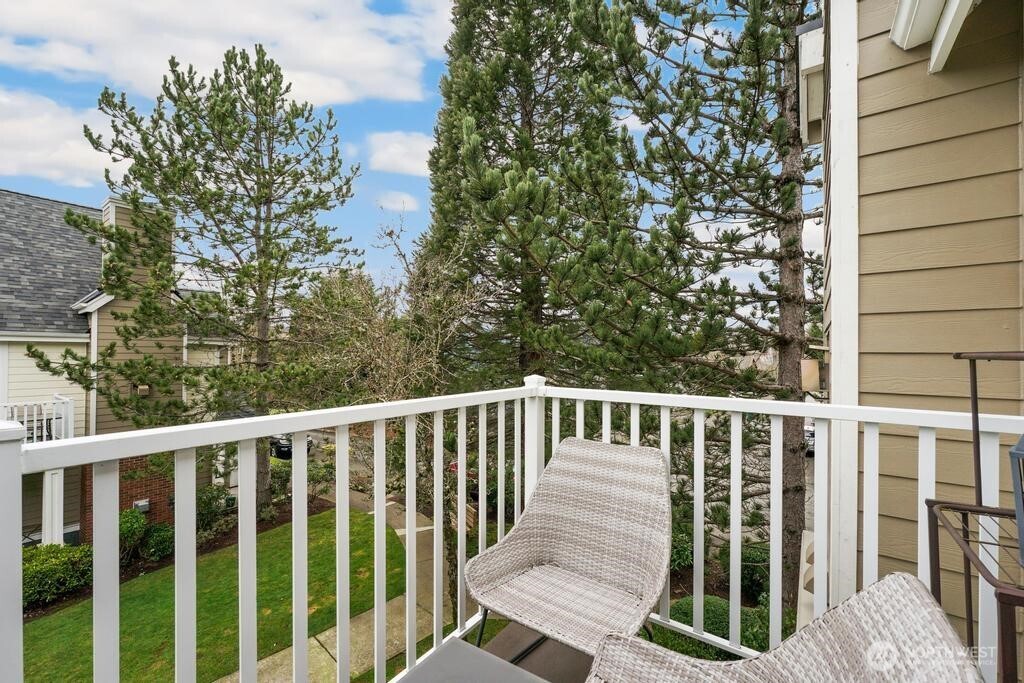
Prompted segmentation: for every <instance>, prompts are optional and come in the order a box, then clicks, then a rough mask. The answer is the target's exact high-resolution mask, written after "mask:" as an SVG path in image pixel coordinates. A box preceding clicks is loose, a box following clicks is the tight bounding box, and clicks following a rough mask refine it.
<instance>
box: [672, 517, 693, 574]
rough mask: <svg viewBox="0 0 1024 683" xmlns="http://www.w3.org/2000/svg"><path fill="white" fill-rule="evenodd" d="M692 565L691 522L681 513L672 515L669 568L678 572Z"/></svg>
mask: <svg viewBox="0 0 1024 683" xmlns="http://www.w3.org/2000/svg"><path fill="white" fill-rule="evenodd" d="M692 566H693V522H691V521H689V520H688V519H686V518H683V517H682V516H681V515H677V514H673V515H672V553H671V554H670V555H669V569H670V570H671V571H673V572H678V571H681V570H683V569H688V568H690V567H692Z"/></svg>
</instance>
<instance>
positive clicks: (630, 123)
mask: <svg viewBox="0 0 1024 683" xmlns="http://www.w3.org/2000/svg"><path fill="white" fill-rule="evenodd" d="M619 124H620V125H623V126H625V127H626V130H628V131H629V132H630V133H646V132H647V128H648V126H647V124H645V123H644V122H643V121H641V120H640V117H639V116H637V115H636V114H627V115H626V116H625V117H624V118H622V119H621V120H620V121H619Z"/></svg>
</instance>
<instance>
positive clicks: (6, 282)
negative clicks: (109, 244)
mask: <svg viewBox="0 0 1024 683" xmlns="http://www.w3.org/2000/svg"><path fill="white" fill-rule="evenodd" d="M69 208H70V209H73V210H74V211H77V212H81V213H84V214H87V215H90V216H92V217H94V218H96V219H99V218H100V217H101V213H100V210H99V209H94V208H90V207H85V206H78V205H76V204H67V203H65V202H59V201H56V200H53V199H45V198H43V197H33V196H31V195H26V194H21V193H19V192H12V191H10V190H3V189H0V333H2V332H49V333H62V332H63V333H68V332H73V333H82V332H88V331H89V324H88V319H87V317H86V316H83V315H79V314H78V313H75V312H74V311H72V310H71V304H73V303H75V302H76V301H78V300H79V299H81V298H82V297H84V296H85V295H86V294H88V293H89V292H91V291H93V290H94V289H95V288H96V286H97V284H98V283H99V277H100V248H99V246H98V245H92V244H89V242H88V240H86V239H85V237H84V236H83V235H82V234H81V233H80V232H78V231H77V230H75V229H74V228H72V227H71V226H70V225H68V224H67V223H65V222H64V213H65V211H67V210H68V209H69Z"/></svg>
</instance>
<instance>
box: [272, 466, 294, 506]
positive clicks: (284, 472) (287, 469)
mask: <svg viewBox="0 0 1024 683" xmlns="http://www.w3.org/2000/svg"><path fill="white" fill-rule="evenodd" d="M291 481H292V464H291V462H289V461H287V460H278V459H277V458H271V459H270V495H271V497H272V498H273V499H274V500H280V499H282V498H287V497H288V485H289V484H291Z"/></svg>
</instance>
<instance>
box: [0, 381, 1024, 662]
mask: <svg viewBox="0 0 1024 683" xmlns="http://www.w3.org/2000/svg"><path fill="white" fill-rule="evenodd" d="M590 402H594V403H597V404H599V405H600V406H601V410H600V415H601V419H600V425H599V431H598V425H586V424H585V419H586V417H585V416H586V414H587V411H586V410H585V408H586V405H587V403H590ZM510 404H511V405H510ZM563 404H565V405H569V406H573V407H574V408H575V415H576V418H575V420H574V421H573V422H574V424H575V430H576V435H577V436H600V438H601V439H603V440H604V441H612V440H613V436H615V437H617V436H618V435H617V434H613V428H612V407H613V406H614V405H618V406H623V407H625V406H628V414H629V419H628V425H629V427H628V441H629V442H630V443H634V444H637V443H641V442H643V443H657V444H660V445H661V447H662V448H663V450H665V451H666V457H667V456H668V449H669V443H670V438H671V425H672V423H673V420H682V419H686V420H692V422H693V425H694V430H693V433H694V439H693V444H692V449H693V454H694V473H695V480H694V481H693V492H694V500H695V505H694V519H693V523H694V534H693V537H694V579H693V582H694V583H693V594H694V598H695V599H694V614H693V617H694V618H693V624H683V623H680V622H678V621H675V620H673V619H672V618H671V617H670V615H669V611H668V601H667V597H666V599H663V601H662V603H661V605H660V607H659V610H658V611H657V612H656V613H654V614H652V616H651V620H652V622H653V623H657V624H660V625H662V626H664V627H666V628H669V629H673V630H676V631H679V632H681V633H685V634H688V635H690V636H692V637H695V638H698V639H701V640H704V641H706V642H709V643H712V644H714V645H717V646H719V647H722V648H724V649H726V650H729V651H731V652H735V653H739V654H744V655H749V654H752V651H751V650H749V649H748V648H746V647H744V646H743V645H742V644H741V642H740V619H741V610H740V606H741V605H740V598H741V596H740V580H739V579H740V570H741V563H740V550H741V547H742V543H743V542H744V536H743V531H744V530H743V528H742V526H741V525H740V522H739V520H740V514H739V513H740V510H741V504H742V501H741V491H742V484H743V477H744V470H743V468H742V467H741V465H740V463H741V457H742V455H743V445H742V434H743V424H744V423H743V416H744V415H763V416H767V418H766V419H767V425H768V433H769V439H768V452H769V460H770V463H769V496H768V499H769V500H768V507H769V523H770V536H769V553H770V555H769V556H770V562H769V576H770V579H769V588H770V642H771V644H772V645H774V644H777V643H778V642H779V641H780V639H781V636H782V603H781V586H782V542H781V538H782V536H781V532H782V511H781V499H782V418H783V417H784V416H798V417H804V418H810V419H813V420H814V422H815V426H816V437H815V442H816V443H815V458H814V465H813V467H814V504H813V519H814V522H815V523H814V535H815V538H814V543H815V552H814V558H815V562H814V579H815V580H814V611H815V613H816V614H820V613H821V612H823V611H824V610H825V609H827V607H828V606H829V605H830V604H832V603H833V602H835V601H836V600H838V599H841V598H842V597H845V596H844V595H843V592H844V590H842V589H841V588H842V587H843V586H846V587H849V586H854V587H855V586H856V583H857V579H856V573H857V565H856V562H857V557H858V548H857V537H858V525H861V524H862V526H863V528H862V529H861V531H862V535H863V542H862V552H861V555H860V556H861V560H860V561H861V563H862V564H861V571H862V576H863V583H864V584H868V583H871V582H873V581H875V580H877V578H878V497H879V490H878V479H879V456H878V442H879V438H878V435H879V428H880V425H887V426H891V425H896V426H900V427H909V428H911V429H913V430H916V433H917V441H918V448H917V461H918V468H917V471H918V495H917V499H918V500H917V503H918V510H919V520H918V547H917V558H918V576H919V577H920V578H921V580H922V581H924V582H925V583H926V584H927V583H928V582H929V564H928V559H929V558H928V552H929V550H928V543H927V523H926V517H925V515H924V512H923V510H924V500H925V499H926V498H928V497H932V496H933V495H934V492H935V473H936V468H935V441H936V430H938V429H952V430H960V431H964V432H969V430H970V427H971V424H970V416H969V415H968V414H965V413H952V412H936V411H918V410H903V409H894V408H871V407H861V406H837V405H828V404H815V403H793V402H779V401H761V400H748V399H732V398H715V397H703V396H688V395H670V394H654V393H640V392H622V391H603V390H588V389H572V388H563V387H551V386H545V384H544V379H543V378H541V377H528V378H527V379H526V383H525V385H524V386H523V387H520V388H515V389H507V390H500V391H488V392H479V393H472V394H460V395H454V396H442V397H435V398H427V399H416V400H410V401H398V402H394V403H383V404H374V405H364V406H352V407H345V408H335V409H328V410H318V411H310V412H301V413H290V414H283V415H271V416H265V417H255V418H245V419H239V420H227V421H221V422H208V423H202V424H195V425H185V426H180V427H168V428H159V429H150V430H140V431H134V432H125V433H119V434H110V435H102V436H92V437H85V438H79V439H69V440H59V441H52V442H46V443H34V444H24V445H23V444H22V443H21V438H22V435H21V430H22V427H21V426H20V425H17V424H10V423H8V424H0V459H2V460H4V461H7V462H10V461H12V460H15V459H20V462H21V471H20V472H18V471H16V470H14V469H11V470H9V471H8V473H7V474H5V475H3V476H0V506H5V508H6V509H3V510H0V548H3V552H2V553H0V658H2V660H3V661H4V662H5V666H6V671H5V675H6V676H10V677H11V678H12V679H20V678H21V673H22V670H21V666H22V617H21V555H20V552H15V549H17V548H19V547H20V542H21V520H20V516H21V500H20V499H21V476H22V475H25V474H31V473H34V472H42V471H47V470H53V469H57V468H63V467H71V466H77V465H87V464H90V465H93V468H92V472H93V548H94V586H93V596H94V598H93V672H94V678H95V680H98V681H109V680H116V679H117V678H118V661H119V652H120V648H121V643H120V639H119V629H118V627H119V619H120V615H119V611H118V610H119V607H118V604H119V601H118V591H119V581H118V576H119V575H118V531H117V522H118V503H117V501H118V486H119V461H120V460H122V459H124V458H130V457H135V456H143V455H149V454H153V453H161V452H168V451H173V452H174V454H175V455H174V459H175V474H174V479H175V501H176V504H175V513H176V515H177V516H178V517H177V524H176V525H175V553H176V554H175V595H176V600H175V668H176V678H177V680H179V681H191V680H194V679H195V672H196V533H195V512H196V507H195V505H196V504H195V485H196V484H195V481H196V480H195V467H196V449H197V448H201V447H204V446H209V445H214V444H224V443H229V442H237V443H238V444H239V448H238V469H239V472H238V475H239V476H238V484H239V485H238V516H239V528H238V546H239V552H238V573H239V615H238V618H239V662H238V667H239V672H240V679H241V680H242V681H255V680H256V666H257V648H256V625H257V613H256V490H255V489H256V487H255V483H256V439H258V438H261V437H266V436H270V435H274V434H280V433H291V434H292V435H293V438H292V444H293V460H292V463H293V464H292V476H293V483H292V486H293V490H295V491H302V490H304V489H305V482H306V473H307V452H306V439H305V436H304V432H307V431H310V430H317V429H325V428H329V429H334V430H335V437H336V444H337V449H336V458H337V463H336V464H337V489H338V501H337V530H336V534H337V536H336V540H337V543H336V551H337V577H336V583H337V594H338V601H337V614H338V619H337V652H338V658H337V667H338V680H348V678H349V662H350V658H349V654H348V653H349V632H348V624H349V615H348V612H349V609H348V608H349V583H348V582H349V557H348V542H347V541H348V533H349V529H348V503H349V500H348V489H349V453H350V427H352V426H353V425H357V424H360V423H372V425H373V429H372V434H373V436H372V443H373V449H372V452H373V492H374V495H373V508H374V549H373V550H374V568H375V570H374V586H375V588H374V602H373V605H374V606H373V611H374V628H375V637H374V663H375V669H376V680H377V681H384V680H385V676H386V675H385V671H386V660H387V653H386V650H385V646H386V631H385V628H386V624H385V613H386V611H385V602H386V594H385V589H386V574H385V569H386V565H385V514H384V513H385V484H386V482H385V468H386V450H385V448H386V443H387V439H388V431H387V424H388V421H392V422H393V423H394V421H401V423H404V426H405V429H404V432H405V453H406V461H405V472H404V476H405V480H406V488H407V491H408V493H407V496H408V499H407V501H406V510H407V514H408V519H407V522H406V524H407V528H408V529H410V530H411V529H415V528H416V521H415V510H416V488H417V487H416V477H417V471H418V470H417V467H416V462H415V460H416V454H417V452H418V449H417V446H416V443H417V436H418V432H419V431H422V432H424V433H426V432H429V433H431V435H432V441H433V443H432V459H431V460H432V463H431V469H432V471H433V485H434V487H433V500H434V507H433V512H434V518H435V520H440V519H443V509H442V507H441V505H442V498H443V495H442V494H443V491H442V489H441V486H442V477H443V470H444V468H445V457H444V441H443V436H444V430H445V428H446V422H445V420H444V418H445V415H446V413H451V412H454V413H455V428H454V436H455V442H456V453H455V457H456V459H457V465H458V467H457V486H456V499H457V503H456V505H457V507H456V511H457V545H458V561H457V567H456V571H457V573H458V586H459V589H458V591H457V595H456V596H454V597H455V601H456V613H457V618H456V622H457V623H456V625H455V626H456V629H455V631H454V632H453V633H452V634H450V635H449V636H447V637H448V638H451V637H459V636H460V635H462V634H465V633H466V632H467V631H469V630H470V629H471V628H472V627H473V626H474V625H475V624H476V622H477V621H478V619H479V616H478V615H476V614H474V615H469V614H467V611H468V603H467V599H466V595H465V590H464V582H463V580H462V579H463V572H464V568H465V564H466V553H467V544H466V533H467V484H466V463H467V449H468V448H469V444H468V443H467V415H468V414H471V413H470V412H469V411H470V410H471V409H472V408H476V409H477V410H476V413H477V415H476V419H477V421H478V422H477V426H478V429H477V431H478V434H479V435H480V436H479V443H478V449H479V452H478V457H479V459H480V462H481V465H480V467H479V472H480V476H481V479H483V478H484V477H485V476H486V469H487V468H486V466H485V464H484V463H485V462H486V459H488V458H490V457H494V458H496V459H497V462H496V465H497V467H496V474H497V477H498V481H497V482H496V484H497V490H498V496H499V498H500V499H501V500H503V501H506V502H509V499H510V498H511V503H512V510H513V511H514V517H515V518H518V515H519V512H520V510H521V509H522V506H523V505H524V504H525V503H526V501H528V500H529V496H530V494H531V492H532V491H533V488H534V486H535V484H536V481H537V479H538V477H539V476H540V473H541V471H542V470H543V468H544V462H545V454H546V451H547V443H548V439H549V438H550V443H551V444H552V445H554V444H556V443H557V442H558V441H559V439H560V438H561V437H562V436H563V430H562V421H561V412H562V407H563ZM641 407H648V408H647V409H648V410H651V409H652V408H651V407H653V409H656V410H657V415H658V420H657V422H658V427H659V428H658V432H657V435H656V436H655V435H653V434H651V435H647V434H643V433H642V423H641V419H640V417H641ZM674 409H675V410H676V411H677V412H676V414H675V415H674V414H673V410H674ZM679 409H685V410H686V411H687V412H686V414H685V416H683V415H682V414H681V413H680V412H679ZM509 412H511V418H512V419H511V423H512V424H511V430H509V424H508V423H509V420H508V419H507V417H508V415H507V414H508V413H509ZM711 413H715V414H716V415H718V414H721V413H724V414H728V415H729V423H728V424H729V435H730V437H729V454H730V466H729V480H730V481H729V491H730V496H729V497H730V501H729V507H730V520H732V521H731V523H730V525H729V528H728V530H727V539H728V548H729V553H730V555H729V576H730V580H729V585H730V594H729V605H730V611H729V614H730V628H729V636H728V637H727V638H721V637H718V636H715V635H712V634H710V633H707V632H705V631H704V628H703V627H704V624H703V614H702V606H703V596H704V583H703V579H704V577H703V573H702V568H703V559H704V554H705V550H706V549H705V548H703V547H702V545H703V537H704V536H703V533H702V530H703V529H704V528H705V527H706V520H705V518H704V506H703V504H702V503H703V496H704V483H705V482H704V456H705V454H706V448H705V446H706V444H705V438H704V437H705V428H706V426H707V419H708V417H709V416H710V414H711ZM594 414H596V413H594ZM549 415H550V421H549V420H548V416H549ZM492 416H493V417H492ZM833 423H836V424H837V425H839V424H846V425H858V424H859V425H860V426H861V428H862V430H863V446H862V450H863V482H864V483H863V492H862V493H863V513H862V519H863V521H862V522H861V514H860V513H859V512H858V506H857V499H858V491H857V489H858V485H859V482H858V476H857V475H858V469H859V465H858V455H859V454H858V452H857V450H856V449H851V450H849V451H847V452H838V453H833V454H831V457H830V453H829V442H830V440H829V438H828V433H829V429H830V427H831V426H832V425H833ZM491 425H493V428H494V429H495V431H494V432H493V433H494V434H496V435H497V438H496V446H495V447H494V452H490V448H489V440H488V438H487V432H488V431H489V430H490V428H491ZM509 431H511V435H510V434H509ZM981 431H982V458H983V480H984V481H983V486H982V488H983V498H984V502H985V503H986V504H997V503H998V491H999V481H998V476H999V475H998V472H999V436H1000V434H1004V433H1005V434H1013V435H1017V434H1020V433H1022V432H1024V417H1014V416H997V415H983V416H982V417H981ZM855 433H856V432H855ZM509 442H511V445H512V449H511V457H512V463H511V470H512V472H511V476H509V471H508V470H509V463H507V456H508V455H509V453H508V452H507V445H508V444H509ZM851 472H852V476H851ZM840 476H841V477H842V479H841V483H842V486H837V484H838V483H839V482H840V480H837V479H836V477H840ZM507 479H511V481H507ZM509 488H511V489H512V491H511V492H510V491H509V490H508V489H509ZM479 490H480V492H481V493H480V496H481V500H480V501H479V511H480V512H479V539H480V542H479V547H480V549H483V547H484V546H485V545H486V539H487V532H486V527H487V524H488V523H489V521H490V520H488V519H487V513H486V510H487V508H486V506H485V505H484V504H483V503H484V501H483V497H484V496H485V495H486V490H487V486H486V483H485V481H483V480H481V481H480V483H479ZM830 490H831V491H835V490H840V491H841V492H842V496H843V499H842V501H833V500H830V496H829V492H830ZM510 494H511V495H510ZM851 501H852V503H851ZM504 507H505V506H504V505H499V506H498V508H497V513H496V515H495V517H496V518H495V519H494V520H493V521H494V523H496V524H497V536H498V537H499V538H501V537H502V536H503V534H504V532H505V530H506V522H507V520H506V519H505V512H504ZM444 526H445V525H444V524H442V523H435V524H434V525H433V550H434V552H433V587H432V591H433V647H432V648H431V650H430V651H429V652H428V653H427V654H426V655H424V656H429V655H430V654H431V653H432V652H434V650H435V649H436V648H437V646H438V645H439V644H440V643H441V642H442V641H443V640H444V639H445V637H444V635H443V627H444V618H443V607H444V604H443V600H444V583H443V576H442V557H443V552H442V543H443V534H444ZM991 529H992V530H995V527H994V524H993V526H992V527H991ZM292 532H293V536H292V552H293V554H292V562H293V567H292V581H293V602H294V603H295V604H301V603H302V602H303V601H305V600H306V599H307V538H306V532H307V512H306V508H305V506H304V505H296V506H294V507H293V527H292ZM405 551H406V557H405V560H406V566H405V570H406V571H405V576H406V591H405V595H406V634H405V638H406V662H407V667H412V666H414V665H415V663H416V660H417V656H416V641H417V634H416V627H415V624H416V595H417V590H418V589H417V585H416V543H415V542H414V537H413V538H410V539H409V542H407V543H406V548H405ZM849 558H853V559H852V560H851V561H847V560H849ZM830 560H831V562H830ZM830 565H831V566H830ZM851 573H852V576H853V580H852V582H851V581H850V574H851ZM830 587H831V590H830ZM978 604H979V622H980V627H979V641H978V642H979V645H980V646H981V647H984V648H992V649H991V650H982V651H983V652H994V651H995V650H994V648H995V644H996V613H995V601H994V596H993V595H992V594H991V592H990V591H985V590H984V589H983V590H982V592H981V595H980V601H979V602H978ZM307 615H308V611H307V610H305V609H293V610H292V618H293V628H292V635H293V641H292V642H295V643H305V642H306V641H307V638H308V635H309V633H308V623H307ZM292 652H293V662H292V666H293V678H294V679H295V680H306V679H307V678H308V670H309V668H308V661H307V651H306V648H304V647H297V648H293V650H292ZM995 661H996V658H995V657H994V656H992V657H986V658H985V660H984V661H983V662H982V664H983V667H985V669H984V670H985V673H986V677H989V676H992V675H993V674H994V669H993V667H994V663H995Z"/></svg>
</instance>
